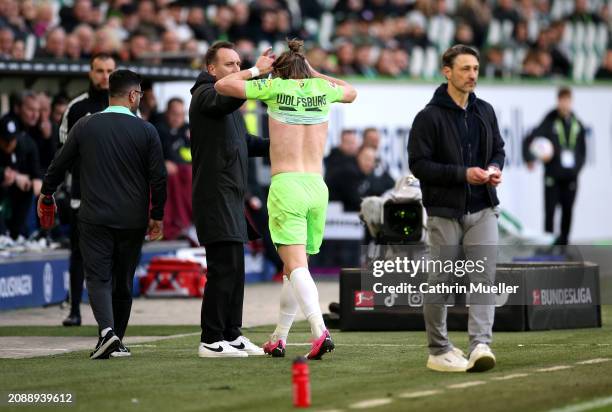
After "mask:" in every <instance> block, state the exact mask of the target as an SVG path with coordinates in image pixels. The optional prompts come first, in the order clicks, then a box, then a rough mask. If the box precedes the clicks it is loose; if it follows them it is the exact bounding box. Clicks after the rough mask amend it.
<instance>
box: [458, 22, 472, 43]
mask: <svg viewBox="0 0 612 412" xmlns="http://www.w3.org/2000/svg"><path fill="white" fill-rule="evenodd" d="M453 42H454V43H455V44H465V45H467V46H473V45H475V42H476V39H475V37H474V31H473V30H472V26H470V25H469V24H468V23H466V22H460V23H459V24H458V25H457V31H456V32H455V39H454V41H453Z"/></svg>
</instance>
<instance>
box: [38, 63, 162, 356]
mask: <svg viewBox="0 0 612 412" xmlns="http://www.w3.org/2000/svg"><path fill="white" fill-rule="evenodd" d="M109 92H110V106H109V107H108V108H107V109H106V110H104V111H103V112H102V113H96V114H93V115H91V116H86V117H83V118H82V119H81V120H79V121H78V122H77V123H76V124H75V125H74V127H73V128H72V130H71V131H70V133H69V134H68V139H66V143H65V144H64V146H63V147H62V148H61V149H60V151H59V152H58V154H57V155H56V157H55V158H54V159H53V161H52V162H51V165H50V166H49V169H48V170H47V174H46V175H45V179H44V182H43V188H42V195H41V197H40V198H39V200H38V215H39V217H40V216H41V215H42V210H41V203H42V199H43V198H44V195H47V196H49V195H52V194H53V193H54V192H55V189H56V188H57V186H58V185H59V184H60V183H61V182H62V181H63V180H64V174H65V173H66V171H67V170H69V169H70V168H71V167H72V166H73V165H74V163H75V161H77V160H78V159H79V158H81V159H87V161H83V162H81V164H80V171H81V175H80V176H81V182H82V185H81V189H82V190H81V194H82V196H81V200H82V205H81V208H80V212H79V216H78V219H79V221H78V224H79V233H80V239H79V240H80V249H81V253H82V254H83V266H84V270H85V279H86V281H87V290H88V293H89V301H90V304H91V309H92V311H93V313H94V317H95V318H96V322H97V323H98V328H99V331H100V338H99V340H98V344H97V345H96V348H95V350H94V351H93V352H92V353H91V356H90V357H91V359H104V358H108V357H109V356H111V355H112V356H129V355H130V352H129V350H128V349H127V348H125V347H124V346H123V344H122V343H121V339H123V336H124V334H125V330H126V328H127V324H128V320H129V318H130V311H131V308H132V285H133V281H134V271H135V270H136V266H137V265H138V262H139V260H140V251H141V249H142V242H143V240H144V236H145V232H146V231H147V227H148V230H149V237H150V238H151V239H152V240H158V239H160V238H161V234H162V219H163V215H164V203H165V202H166V168H165V166H164V158H163V153H162V148H161V143H160V139H159V135H158V134H157V131H156V130H155V127H153V126H152V125H151V124H150V123H148V122H145V121H144V120H142V119H140V118H138V117H136V115H135V113H136V110H137V109H138V103H139V102H140V98H141V96H142V90H141V89H140V76H138V75H137V74H136V73H134V72H131V71H129V70H117V71H116V72H114V73H113V74H112V75H111V77H110V88H109ZM149 199H150V202H149ZM149 203H151V211H150V212H149Z"/></svg>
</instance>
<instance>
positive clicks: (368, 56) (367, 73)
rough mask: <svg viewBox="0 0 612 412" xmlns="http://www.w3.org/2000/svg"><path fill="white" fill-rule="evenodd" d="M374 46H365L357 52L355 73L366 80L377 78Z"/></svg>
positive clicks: (358, 48) (360, 47)
mask: <svg viewBox="0 0 612 412" xmlns="http://www.w3.org/2000/svg"><path fill="white" fill-rule="evenodd" d="M372 55H373V53H372V46H371V45H369V44H363V45H361V46H359V47H357V50H356V51H355V71H356V72H357V74H359V75H361V76H364V77H366V78H374V77H376V75H377V73H376V69H375V68H374V66H373V64H372Z"/></svg>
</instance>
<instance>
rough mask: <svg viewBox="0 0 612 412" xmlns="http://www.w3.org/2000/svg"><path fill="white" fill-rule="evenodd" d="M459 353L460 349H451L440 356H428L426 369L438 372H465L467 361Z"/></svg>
mask: <svg viewBox="0 0 612 412" xmlns="http://www.w3.org/2000/svg"><path fill="white" fill-rule="evenodd" d="M458 352H459V353H458ZM460 353H462V352H461V350H460V349H456V350H455V349H453V350H451V351H449V352H446V353H443V354H442V355H429V358H427V367H428V368H429V369H431V370H434V371H438V372H465V370H466V369H467V366H468V361H467V359H465V358H464V357H463V356H461V355H460Z"/></svg>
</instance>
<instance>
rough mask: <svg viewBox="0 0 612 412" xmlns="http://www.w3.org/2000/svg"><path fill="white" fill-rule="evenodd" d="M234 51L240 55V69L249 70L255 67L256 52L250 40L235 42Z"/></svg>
mask: <svg viewBox="0 0 612 412" xmlns="http://www.w3.org/2000/svg"><path fill="white" fill-rule="evenodd" d="M236 51H237V52H238V54H239V55H240V59H241V66H242V67H241V68H247V69H248V68H249V67H253V66H254V65H255V60H256V57H257V50H256V49H255V43H253V41H252V40H250V39H240V40H238V41H237V42H236Z"/></svg>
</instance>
